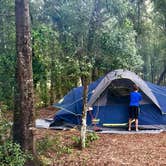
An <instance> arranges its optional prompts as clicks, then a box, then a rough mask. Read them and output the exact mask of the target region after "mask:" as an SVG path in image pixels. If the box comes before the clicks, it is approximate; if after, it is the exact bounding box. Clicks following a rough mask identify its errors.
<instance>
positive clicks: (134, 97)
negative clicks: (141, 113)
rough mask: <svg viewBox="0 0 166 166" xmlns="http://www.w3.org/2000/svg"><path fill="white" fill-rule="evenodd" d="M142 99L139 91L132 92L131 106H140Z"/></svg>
mask: <svg viewBox="0 0 166 166" xmlns="http://www.w3.org/2000/svg"><path fill="white" fill-rule="evenodd" d="M141 100H142V95H141V94H140V93H139V92H131V93H130V106H137V107H138V106H139V102H140V101H141Z"/></svg>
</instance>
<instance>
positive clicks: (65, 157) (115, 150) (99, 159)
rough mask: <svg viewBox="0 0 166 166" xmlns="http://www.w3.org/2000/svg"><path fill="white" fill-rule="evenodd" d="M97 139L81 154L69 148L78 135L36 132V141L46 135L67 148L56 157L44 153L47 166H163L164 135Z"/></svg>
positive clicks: (165, 160) (46, 112)
mask: <svg viewBox="0 0 166 166" xmlns="http://www.w3.org/2000/svg"><path fill="white" fill-rule="evenodd" d="M54 113H55V110H50V109H49V110H48V109H42V110H41V111H40V118H48V116H50V117H51V116H52V115H53V114H54ZM98 135H99V137H100V138H99V139H98V140H96V141H94V142H92V143H91V144H90V146H89V147H87V148H85V149H84V150H83V151H81V150H79V149H78V148H77V147H74V146H73V140H72V137H73V136H79V132H78V131H76V130H74V131H73V130H72V131H57V130H46V129H37V131H36V138H37V142H38V141H39V140H41V139H42V138H44V137H45V136H48V137H50V138H56V137H58V138H59V140H60V142H61V144H62V145H64V146H65V145H66V146H69V147H70V148H71V149H72V151H71V153H69V154H65V153H64V154H62V155H58V156H57V153H55V152H54V151H52V150H47V151H46V152H45V154H44V157H43V161H44V160H45V161H46V162H47V164H48V161H49V163H50V166H58V165H60V166H63V165H64V166H65V165H67V166H76V165H78V166H83V165H84V166H85V165H87V166H89V165H91V166H104V165H105V166H110V165H116V166H119V165H134V166H136V165H150V166H154V165H163V166H164V165H166V132H163V133H160V134H126V135H124V134H123V135H119V134H98Z"/></svg>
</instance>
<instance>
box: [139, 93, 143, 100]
mask: <svg viewBox="0 0 166 166" xmlns="http://www.w3.org/2000/svg"><path fill="white" fill-rule="evenodd" d="M141 100H142V95H141V93H140V97H139V101H141Z"/></svg>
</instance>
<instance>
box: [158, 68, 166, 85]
mask: <svg viewBox="0 0 166 166" xmlns="http://www.w3.org/2000/svg"><path fill="white" fill-rule="evenodd" d="M164 75H166V66H165V69H164V71H163V72H162V73H161V75H160V77H159V80H158V82H157V85H160V83H161V82H162V80H163V79H164Z"/></svg>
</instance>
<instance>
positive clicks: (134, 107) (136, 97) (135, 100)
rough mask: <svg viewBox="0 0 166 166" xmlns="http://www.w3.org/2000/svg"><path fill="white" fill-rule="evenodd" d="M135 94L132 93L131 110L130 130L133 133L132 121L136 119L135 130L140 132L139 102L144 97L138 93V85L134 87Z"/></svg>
mask: <svg viewBox="0 0 166 166" xmlns="http://www.w3.org/2000/svg"><path fill="white" fill-rule="evenodd" d="M133 90H134V91H133V92H131V93H130V109H129V128H128V130H129V131H131V123H132V119H135V130H136V131H138V110H139V102H140V101H141V100H142V95H141V94H140V93H139V92H138V90H139V88H138V87H137V85H133Z"/></svg>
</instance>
